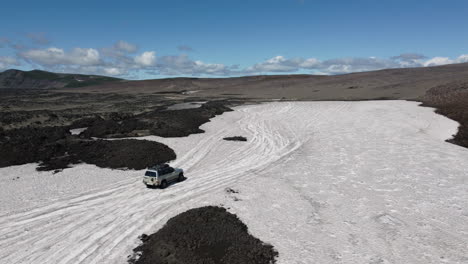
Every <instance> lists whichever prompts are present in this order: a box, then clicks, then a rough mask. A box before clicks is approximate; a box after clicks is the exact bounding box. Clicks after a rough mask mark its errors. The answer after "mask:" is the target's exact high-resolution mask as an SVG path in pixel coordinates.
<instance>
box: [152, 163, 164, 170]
mask: <svg viewBox="0 0 468 264" xmlns="http://www.w3.org/2000/svg"><path fill="white" fill-rule="evenodd" d="M165 167H169V164H167V163H161V164H156V165H153V166H151V167H149V168H148V169H150V170H158V169H161V168H165Z"/></svg>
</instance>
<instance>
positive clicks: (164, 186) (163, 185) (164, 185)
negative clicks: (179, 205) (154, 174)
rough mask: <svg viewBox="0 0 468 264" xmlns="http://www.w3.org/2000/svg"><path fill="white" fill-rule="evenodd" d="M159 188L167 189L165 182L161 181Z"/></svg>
mask: <svg viewBox="0 0 468 264" xmlns="http://www.w3.org/2000/svg"><path fill="white" fill-rule="evenodd" d="M160 187H161V189H166V187H167V181H166V180H163V181H162V182H161V186H160Z"/></svg>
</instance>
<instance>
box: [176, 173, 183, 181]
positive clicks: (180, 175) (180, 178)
mask: <svg viewBox="0 0 468 264" xmlns="http://www.w3.org/2000/svg"><path fill="white" fill-rule="evenodd" d="M183 180H184V174H183V173H179V177H178V178H177V181H179V182H181V181H183Z"/></svg>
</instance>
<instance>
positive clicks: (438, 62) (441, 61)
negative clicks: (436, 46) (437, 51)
mask: <svg viewBox="0 0 468 264" xmlns="http://www.w3.org/2000/svg"><path fill="white" fill-rule="evenodd" d="M451 63H454V61H453V60H451V59H449V58H447V57H434V58H432V59H430V60H427V61H425V62H424V63H423V66H424V67H429V66H438V65H444V64H451Z"/></svg>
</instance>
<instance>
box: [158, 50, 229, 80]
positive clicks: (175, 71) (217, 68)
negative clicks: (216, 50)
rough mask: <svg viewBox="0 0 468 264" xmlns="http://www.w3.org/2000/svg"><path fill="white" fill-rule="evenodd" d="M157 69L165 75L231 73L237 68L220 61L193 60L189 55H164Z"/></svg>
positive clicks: (219, 74)
mask: <svg viewBox="0 0 468 264" xmlns="http://www.w3.org/2000/svg"><path fill="white" fill-rule="evenodd" d="M159 61H160V62H159V63H158V65H157V70H158V71H159V73H161V74H163V75H194V76H198V75H214V76H224V75H230V74H231V73H233V72H232V70H233V69H234V68H235V66H233V67H228V66H226V65H224V64H219V63H205V62H203V61H200V60H197V61H193V60H191V59H190V58H189V57H188V56H187V55H179V56H163V57H161V58H160V60H159Z"/></svg>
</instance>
